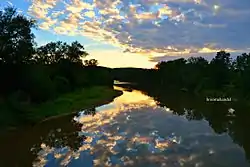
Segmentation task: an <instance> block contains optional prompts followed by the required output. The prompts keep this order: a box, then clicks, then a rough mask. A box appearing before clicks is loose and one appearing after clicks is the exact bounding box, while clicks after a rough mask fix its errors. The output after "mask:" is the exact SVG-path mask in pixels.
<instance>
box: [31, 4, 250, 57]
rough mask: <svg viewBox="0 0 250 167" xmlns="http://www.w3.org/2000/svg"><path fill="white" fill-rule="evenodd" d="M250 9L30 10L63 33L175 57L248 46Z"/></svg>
mask: <svg viewBox="0 0 250 167" xmlns="http://www.w3.org/2000/svg"><path fill="white" fill-rule="evenodd" d="M249 8H250V1H248V0H242V1H241V3H239V2H238V1H234V0H221V1H220V2H219V3H218V2H217V1H215V0H147V1H146V0H138V1H137V4H135V3H132V2H130V1H129V0H94V1H93V3H87V2H85V1H83V0H73V1H71V2H70V3H66V2H63V1H56V0H46V1H41V0H33V1H32V5H31V6H30V8H29V11H30V14H31V15H33V16H34V17H36V18H37V19H40V22H41V24H40V27H41V28H43V29H45V30H52V31H54V32H56V33H58V34H68V35H78V36H79V35H82V36H88V37H91V38H93V39H95V40H97V41H105V42H107V43H111V44H113V45H115V46H119V47H121V48H123V49H124V50H126V51H129V52H133V53H136V52H137V53H143V54H144V53H148V54H149V53H150V54H151V53H152V54H159V53H162V54H163V55H165V54H175V55H176V54H193V53H194V52H195V53H199V54H203V53H204V54H205V53H214V52H216V51H218V50H220V49H227V50H229V51H232V52H236V51H238V50H244V49H246V48H247V47H249V45H250V35H249V33H248V32H247V30H248V29H249V28H250V20H249V17H250V12H249V10H248V9H249ZM46 18H50V19H46Z"/></svg>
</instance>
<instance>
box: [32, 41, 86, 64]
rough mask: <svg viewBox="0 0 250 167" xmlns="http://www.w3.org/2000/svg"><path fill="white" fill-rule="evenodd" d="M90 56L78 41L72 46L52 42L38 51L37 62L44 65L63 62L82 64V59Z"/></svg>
mask: <svg viewBox="0 0 250 167" xmlns="http://www.w3.org/2000/svg"><path fill="white" fill-rule="evenodd" d="M87 55H88V53H87V52H85V51H84V47H83V46H82V45H81V44H80V43H79V42H77V41H75V42H72V43H71V45H68V44H67V43H65V42H64V43H63V42H61V41H57V42H50V43H48V44H46V45H44V46H41V47H39V48H37V49H36V54H35V60H36V61H37V62H38V63H42V64H56V63H59V62H61V61H62V60H68V61H69V62H71V63H78V64H82V58H84V57H86V56H87Z"/></svg>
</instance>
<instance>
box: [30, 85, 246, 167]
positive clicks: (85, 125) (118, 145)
mask: <svg viewBox="0 0 250 167" xmlns="http://www.w3.org/2000/svg"><path fill="white" fill-rule="evenodd" d="M116 89H122V88H119V87H116ZM122 90H123V89H122ZM150 96H151V97H150ZM150 96H147V95H145V94H143V93H142V92H140V91H135V90H132V91H124V94H123V95H122V96H120V97H117V98H116V99H114V101H113V102H112V103H110V104H108V105H104V106H101V107H97V108H95V109H89V110H86V111H83V112H80V113H79V115H77V116H75V117H74V119H73V120H74V121H75V122H76V123H77V124H78V125H81V126H79V129H78V130H76V129H75V130H74V131H72V132H70V133H65V132H63V131H62V130H61V129H56V130H54V131H52V132H50V133H48V135H47V136H46V137H45V138H44V139H42V140H41V142H38V143H37V145H34V146H33V147H32V151H33V152H34V153H35V155H36V156H37V157H36V160H35V161H33V166H36V167H40V166H52V167H53V166H70V167H71V166H72V167H78V166H81V167H82V166H85V167H91V166H105V167H106V166H136V167H139V166H142V167H147V166H150V167H151V166H152V167H153V166H171V167H172V166H174V167H176V166H187V167H189V166H190V167H191V166H192V167H194V166H195V167H199V166H208V167H211V166H214V167H216V166H227V167H230V166H232V167H234V166H236V165H237V166H241V167H246V166H249V164H248V162H247V161H246V160H245V157H244V150H243V149H242V148H241V147H239V146H238V145H237V144H234V142H233V140H232V139H231V137H230V136H235V134H234V135H232V134H231V133H240V134H241V133H242V132H241V131H237V132H236V131H233V130H232V129H237V125H238V124H240V122H238V121H239V120H237V117H236V115H235V113H237V112H236V111H237V110H236V109H235V108H234V106H233V107H232V108H234V109H235V111H234V110H233V109H232V108H229V106H227V105H225V106H224V105H223V106H221V105H216V104H213V105H211V104H210V105H209V106H207V104H203V103H202V102H200V101H195V99H192V98H190V97H185V96H177V95H176V96H170V95H169V96H166V95H163V96H161V95H160V94H159V93H158V94H157V96H156V95H155V94H154V93H152V94H150ZM153 97H154V98H153ZM180 97H181V98H180ZM191 99H192V100H193V101H192V102H191ZM204 105H205V106H206V107H204ZM235 124H236V125H235ZM246 125H248V123H246ZM210 126H211V127H212V128H211V127H210ZM230 129H231V130H230ZM225 132H228V133H229V134H230V136H229V135H228V133H225ZM241 135H242V134H241ZM236 136H237V135H236ZM239 136H240V135H239ZM233 139H234V140H237V139H235V138H234V137H233ZM237 141H238V140H237ZM248 141H250V140H248ZM245 142H247V141H245Z"/></svg>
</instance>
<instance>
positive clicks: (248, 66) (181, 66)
mask: <svg viewBox="0 0 250 167" xmlns="http://www.w3.org/2000/svg"><path fill="white" fill-rule="evenodd" d="M249 73H250V54H246V53H243V54H242V55H241V56H238V57H237V58H236V59H235V60H232V59H231V57H230V54H229V53H227V52H225V51H220V52H218V53H217V55H216V56H215V57H214V58H213V59H212V60H211V62H208V61H207V60H205V59H204V58H202V57H191V58H189V59H187V60H185V59H183V58H181V59H176V60H172V61H167V62H165V61H162V62H159V63H158V64H157V65H156V66H155V69H150V70H145V69H136V68H120V69H119V68H117V69H114V70H113V72H112V74H113V77H114V78H115V79H117V80H120V81H125V82H134V83H137V84H138V85H139V86H138V87H143V88H149V87H156V88H160V89H161V90H164V89H169V90H170V89H171V90H178V91H179V90H187V91H188V92H189V93H195V94H202V95H209V96H226V95H227V96H233V97H241V98H249V97H250V77H249Z"/></svg>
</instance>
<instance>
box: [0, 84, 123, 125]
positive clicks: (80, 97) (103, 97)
mask: <svg viewBox="0 0 250 167" xmlns="http://www.w3.org/2000/svg"><path fill="white" fill-rule="evenodd" d="M121 94H122V92H121V91H119V90H114V89H112V88H109V87H104V86H95V87H90V88H83V89H81V90H78V91H75V92H71V93H67V94H64V95H62V96H60V97H58V98H56V99H54V100H51V101H47V102H45V103H41V104H38V105H30V104H22V105H21V106H20V108H19V109H20V111H21V114H22V115H21V114H19V115H14V114H13V113H14V112H11V111H9V112H8V109H9V110H10V108H8V107H6V106H5V105H4V104H3V105H1V106H0V108H1V109H3V110H2V111H3V113H5V114H3V117H1V118H0V121H1V123H2V125H1V127H2V129H3V128H4V129H6V128H8V129H16V127H17V126H21V125H23V126H24V125H30V124H36V123H38V122H41V121H43V120H45V119H48V118H51V117H57V116H61V115H64V114H70V113H74V112H77V111H80V110H82V109H86V108H91V107H95V106H99V105H102V104H105V103H108V102H110V101H112V100H113V99H114V98H115V97H117V96H119V95H121Z"/></svg>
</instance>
